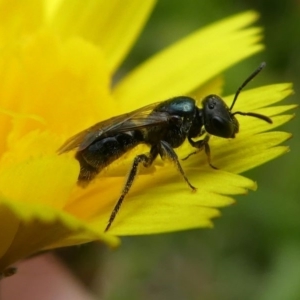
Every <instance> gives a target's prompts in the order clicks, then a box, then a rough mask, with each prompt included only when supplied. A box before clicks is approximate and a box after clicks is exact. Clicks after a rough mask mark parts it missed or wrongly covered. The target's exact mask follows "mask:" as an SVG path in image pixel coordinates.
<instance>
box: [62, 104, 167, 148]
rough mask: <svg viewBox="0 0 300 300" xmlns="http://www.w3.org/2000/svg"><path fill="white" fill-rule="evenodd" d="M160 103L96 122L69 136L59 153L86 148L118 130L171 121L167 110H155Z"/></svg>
mask: <svg viewBox="0 0 300 300" xmlns="http://www.w3.org/2000/svg"><path fill="white" fill-rule="evenodd" d="M158 104H159V103H153V104H150V105H148V106H145V107H142V108H139V109H137V110H134V111H132V112H130V113H126V114H122V115H119V116H115V117H112V118H110V119H108V120H104V121H102V122H99V123H96V124H95V125H93V126H91V127H90V128H88V129H86V130H83V131H81V132H79V133H77V134H76V135H74V136H72V137H71V138H69V139H68V140H67V141H66V142H65V143H64V144H63V145H62V146H61V147H60V148H59V149H58V153H59V154H61V153H64V152H68V151H70V150H72V149H75V148H78V151H81V150H84V149H85V148H86V147H88V146H89V145H90V144H92V143H93V142H94V141H95V140H97V139H99V138H101V137H102V136H103V135H114V134H116V133H118V132H126V131H130V130H135V129H138V128H147V127H151V126H155V125H161V124H165V123H167V122H168V121H169V119H170V115H169V114H168V113H166V112H155V111H153V109H154V108H155V107H156V106H157V105H158Z"/></svg>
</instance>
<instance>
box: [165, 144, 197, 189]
mask: <svg viewBox="0 0 300 300" xmlns="http://www.w3.org/2000/svg"><path fill="white" fill-rule="evenodd" d="M160 156H161V157H162V158H163V159H164V158H168V159H170V160H171V161H172V162H173V163H174V164H175V166H176V168H177V170H178V171H179V173H180V174H181V176H182V177H183V179H184V181H185V182H186V183H187V184H188V186H189V187H190V188H191V189H192V190H193V191H196V188H195V187H194V186H193V185H192V184H191V183H190V182H189V180H188V178H187V177H186V175H185V173H184V171H183V169H182V167H181V164H180V162H179V160H178V156H177V154H176V152H175V151H174V149H173V148H172V147H171V146H170V145H169V144H168V143H167V142H165V141H161V142H160Z"/></svg>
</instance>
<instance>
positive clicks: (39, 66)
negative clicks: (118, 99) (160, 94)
mask: <svg viewBox="0 0 300 300" xmlns="http://www.w3.org/2000/svg"><path fill="white" fill-rule="evenodd" d="M20 55H21V57H22V60H21V61H20V62H19V64H21V65H22V68H21V67H20V68H19V69H17V71H18V72H19V73H17V74H20V75H19V76H15V81H14V84H10V85H6V86H4V89H3V90H2V91H1V93H3V97H4V98H3V100H2V101H3V103H4V105H6V103H7V105H10V106H9V107H7V106H4V108H6V109H11V110H15V111H17V112H20V113H27V114H34V115H38V116H39V117H40V118H42V119H43V120H44V123H43V124H41V123H37V122H36V121H35V120H32V119H25V118H23V119H18V120H15V127H14V130H16V131H18V132H19V136H23V135H24V134H25V133H27V132H29V131H31V130H33V129H36V128H40V129H42V130H44V129H45V128H47V130H51V131H53V132H55V133H58V134H61V135H64V137H65V138H66V137H68V136H70V135H71V134H73V133H75V132H77V131H79V130H82V129H83V128H85V127H87V126H90V125H92V124H94V123H96V122H98V121H99V118H100V117H101V116H102V117H105V113H107V114H108V115H107V117H108V116H109V115H111V114H112V113H113V112H114V111H115V106H114V102H113V101H112V100H111V98H110V86H109V85H110V74H109V72H108V70H107V65H106V63H105V60H104V57H103V54H102V52H101V51H100V50H99V49H98V48H97V47H95V46H93V45H91V44H89V43H87V42H86V41H84V40H81V39H78V38H73V39H69V40H68V41H66V42H65V43H63V44H62V43H61V42H60V41H59V39H58V38H57V37H55V36H54V35H53V34H51V33H49V32H45V31H42V32H40V33H39V34H38V35H37V36H35V37H33V38H32V39H31V40H30V42H29V43H28V44H26V45H25V46H24V48H22V52H21V54H20ZM4 66H5V65H4ZM4 66H3V69H2V70H1V69H0V74H1V72H2V73H3V74H6V73H7V69H6V68H4ZM8 67H9V68H10V67H11V66H10V65H8ZM9 68H8V69H9ZM19 77H21V78H22V80H19V79H18V78H19ZM10 89H17V90H18V91H19V94H18V98H17V99H18V101H17V102H16V101H9V99H10V98H9V99H8V100H7V98H8V96H7V95H10V93H11V92H10ZM6 100H7V101H6ZM103 103H105V108H106V109H105V113H104V114H103V113H102V111H103ZM11 106H12V107H11ZM58 112H59V113H58ZM103 115H104V116H103ZM66 120H73V123H72V124H70V123H68V122H66Z"/></svg>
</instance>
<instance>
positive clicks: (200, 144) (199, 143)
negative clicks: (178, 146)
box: [182, 135, 218, 170]
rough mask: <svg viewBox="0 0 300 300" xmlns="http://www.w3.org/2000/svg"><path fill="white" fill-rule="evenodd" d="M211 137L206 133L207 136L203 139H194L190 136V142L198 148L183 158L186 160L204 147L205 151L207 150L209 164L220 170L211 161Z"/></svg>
mask: <svg viewBox="0 0 300 300" xmlns="http://www.w3.org/2000/svg"><path fill="white" fill-rule="evenodd" d="M209 138H210V136H209V135H206V136H205V138H204V139H203V140H199V141H196V142H195V141H193V140H192V139H191V138H189V139H188V140H189V143H190V144H191V145H192V146H193V147H195V148H197V150H196V151H194V152H192V153H190V154H189V155H188V156H187V157H185V158H183V159H182V160H186V159H188V158H189V157H190V156H191V155H194V154H196V153H198V152H199V151H201V150H202V149H203V147H204V151H205V154H206V156H207V161H208V164H209V165H210V166H211V167H212V168H213V169H215V170H218V168H217V167H215V166H214V165H213V164H212V163H211V155H210V147H209V144H208V141H209Z"/></svg>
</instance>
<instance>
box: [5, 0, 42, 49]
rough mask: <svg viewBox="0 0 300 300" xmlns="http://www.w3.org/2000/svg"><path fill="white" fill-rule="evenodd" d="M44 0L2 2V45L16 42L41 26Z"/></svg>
mask: <svg viewBox="0 0 300 300" xmlns="http://www.w3.org/2000/svg"><path fill="white" fill-rule="evenodd" d="M43 2H44V1H43V0H31V1H10V0H2V1H1V2H0V46H1V51H3V50H7V49H6V48H4V49H3V46H4V45H5V44H7V43H10V42H11V43H12V44H16V41H18V39H20V38H22V37H24V36H27V35H28V34H30V33H32V32H34V31H35V30H37V28H39V26H41V24H42V20H43V12H44V10H43V8H44V7H43Z"/></svg>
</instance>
